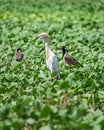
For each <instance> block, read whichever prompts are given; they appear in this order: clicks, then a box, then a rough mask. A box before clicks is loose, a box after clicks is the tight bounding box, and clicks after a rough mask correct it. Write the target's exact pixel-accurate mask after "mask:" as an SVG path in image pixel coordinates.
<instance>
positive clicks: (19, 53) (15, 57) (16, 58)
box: [14, 48, 23, 61]
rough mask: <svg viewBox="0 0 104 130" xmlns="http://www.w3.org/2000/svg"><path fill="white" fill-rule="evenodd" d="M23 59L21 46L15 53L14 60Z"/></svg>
mask: <svg viewBox="0 0 104 130" xmlns="http://www.w3.org/2000/svg"><path fill="white" fill-rule="evenodd" d="M22 59H23V54H22V50H21V48H18V49H17V51H16V53H15V55H14V60H15V61H21V60H22Z"/></svg>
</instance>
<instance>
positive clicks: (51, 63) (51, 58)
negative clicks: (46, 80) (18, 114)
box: [37, 33, 60, 79]
mask: <svg viewBox="0 0 104 130" xmlns="http://www.w3.org/2000/svg"><path fill="white" fill-rule="evenodd" d="M37 38H42V39H43V40H44V42H45V52H46V65H47V68H48V69H49V71H50V73H51V74H53V73H54V72H55V73H56V74H57V76H56V79H60V69H59V63H58V60H57V57H56V55H55V54H54V53H53V52H52V50H51V49H50V38H49V35H48V34H47V33H41V34H40V35H37Z"/></svg>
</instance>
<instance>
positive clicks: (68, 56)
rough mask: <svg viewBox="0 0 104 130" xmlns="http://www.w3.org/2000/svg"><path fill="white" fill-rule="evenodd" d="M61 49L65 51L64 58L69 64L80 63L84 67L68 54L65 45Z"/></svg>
mask: <svg viewBox="0 0 104 130" xmlns="http://www.w3.org/2000/svg"><path fill="white" fill-rule="evenodd" d="M61 49H62V52H63V60H64V61H65V62H66V63H67V64H69V65H80V66H81V67H83V66H82V65H81V64H80V63H79V62H78V61H77V60H76V59H74V58H73V57H71V56H70V55H68V53H67V51H66V47H65V46H62V47H61Z"/></svg>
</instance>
